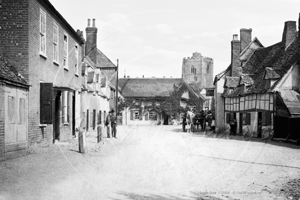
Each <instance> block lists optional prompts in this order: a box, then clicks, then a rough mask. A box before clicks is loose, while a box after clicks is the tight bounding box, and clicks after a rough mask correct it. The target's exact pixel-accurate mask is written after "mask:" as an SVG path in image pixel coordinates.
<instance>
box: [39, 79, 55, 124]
mask: <svg viewBox="0 0 300 200" xmlns="http://www.w3.org/2000/svg"><path fill="white" fill-rule="evenodd" d="M52 98H53V84H52V83H41V84H40V123H41V124H52V101H53V99H52Z"/></svg>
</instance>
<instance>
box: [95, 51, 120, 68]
mask: <svg viewBox="0 0 300 200" xmlns="http://www.w3.org/2000/svg"><path fill="white" fill-rule="evenodd" d="M97 67H100V68H103V67H113V68H115V67H116V65H115V64H114V63H113V62H111V60H110V59H109V58H108V57H107V56H106V55H104V53H102V51H100V50H99V49H97Z"/></svg>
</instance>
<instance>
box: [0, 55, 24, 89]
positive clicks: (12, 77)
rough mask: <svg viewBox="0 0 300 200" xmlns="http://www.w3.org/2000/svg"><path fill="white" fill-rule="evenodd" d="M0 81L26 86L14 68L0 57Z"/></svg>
mask: <svg viewBox="0 0 300 200" xmlns="http://www.w3.org/2000/svg"><path fill="white" fill-rule="evenodd" d="M0 80H3V81H10V82H13V83H18V84H21V85H26V86H28V83H27V81H26V80H25V79H24V78H23V77H22V76H21V74H19V73H18V71H17V70H16V68H15V67H14V66H12V65H10V63H9V62H8V61H7V60H6V59H4V58H3V56H1V55H0Z"/></svg>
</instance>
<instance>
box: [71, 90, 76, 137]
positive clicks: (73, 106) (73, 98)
mask: <svg viewBox="0 0 300 200" xmlns="http://www.w3.org/2000/svg"><path fill="white" fill-rule="evenodd" d="M75 125H76V122H75V92H74V93H73V97H72V135H73V137H74V136H76V133H75Z"/></svg>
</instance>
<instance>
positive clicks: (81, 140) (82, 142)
mask: <svg viewBox="0 0 300 200" xmlns="http://www.w3.org/2000/svg"><path fill="white" fill-rule="evenodd" d="M84 122H85V114H84V113H83V116H82V119H81V123H80V127H79V128H78V146H79V153H86V152H87V146H86V138H85V128H84Z"/></svg>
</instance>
